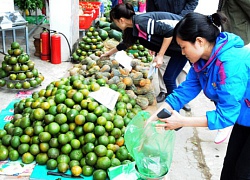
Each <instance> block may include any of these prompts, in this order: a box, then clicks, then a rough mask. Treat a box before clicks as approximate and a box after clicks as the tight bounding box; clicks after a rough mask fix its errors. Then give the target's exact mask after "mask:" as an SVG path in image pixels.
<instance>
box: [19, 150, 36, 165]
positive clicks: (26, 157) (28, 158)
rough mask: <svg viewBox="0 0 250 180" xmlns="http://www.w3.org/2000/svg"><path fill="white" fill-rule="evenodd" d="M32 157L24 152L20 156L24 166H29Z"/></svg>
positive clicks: (32, 159)
mask: <svg viewBox="0 0 250 180" xmlns="http://www.w3.org/2000/svg"><path fill="white" fill-rule="evenodd" d="M34 159H35V158H34V156H33V155H32V154H31V153H30V152H26V153H24V154H23V155H22V162H23V163H25V164H30V163H32V162H33V161H34Z"/></svg>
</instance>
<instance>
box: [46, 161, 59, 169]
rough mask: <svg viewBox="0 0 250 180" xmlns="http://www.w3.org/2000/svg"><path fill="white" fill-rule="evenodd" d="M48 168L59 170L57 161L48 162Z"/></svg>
mask: <svg viewBox="0 0 250 180" xmlns="http://www.w3.org/2000/svg"><path fill="white" fill-rule="evenodd" d="M46 168H47V169H48V170H54V169H56V168H57V161H56V160H55V159H50V160H48V161H47V162H46Z"/></svg>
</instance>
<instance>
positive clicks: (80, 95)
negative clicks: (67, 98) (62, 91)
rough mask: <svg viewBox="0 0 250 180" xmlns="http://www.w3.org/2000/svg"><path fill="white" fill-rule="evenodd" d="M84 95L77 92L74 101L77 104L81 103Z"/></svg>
mask: <svg viewBox="0 0 250 180" xmlns="http://www.w3.org/2000/svg"><path fill="white" fill-rule="evenodd" d="M83 97H84V96H83V94H82V93H81V92H76V93H75V94H74V95H73V97H72V98H73V100H74V101H75V102H76V103H79V102H81V101H82V100H83Z"/></svg>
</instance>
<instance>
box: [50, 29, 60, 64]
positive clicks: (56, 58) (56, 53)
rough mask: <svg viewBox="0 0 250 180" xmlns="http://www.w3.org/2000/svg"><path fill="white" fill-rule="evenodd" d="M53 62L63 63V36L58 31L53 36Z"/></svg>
mask: <svg viewBox="0 0 250 180" xmlns="http://www.w3.org/2000/svg"><path fill="white" fill-rule="evenodd" d="M51 63H52V64H60V63H61V36H60V34H57V33H55V34H53V35H52V36H51Z"/></svg>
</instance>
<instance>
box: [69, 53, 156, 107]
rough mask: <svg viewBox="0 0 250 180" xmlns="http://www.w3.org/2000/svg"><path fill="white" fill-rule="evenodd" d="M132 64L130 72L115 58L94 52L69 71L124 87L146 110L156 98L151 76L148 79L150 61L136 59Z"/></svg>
mask: <svg viewBox="0 0 250 180" xmlns="http://www.w3.org/2000/svg"><path fill="white" fill-rule="evenodd" d="M131 66H132V70H131V72H129V71H128V70H126V69H125V68H122V67H120V66H119V63H118V62H117V61H116V60H114V59H109V58H106V59H103V58H100V57H98V56H96V55H94V54H92V55H90V56H88V57H87V58H85V59H84V60H83V61H82V62H81V63H80V64H76V65H74V66H73V67H72V68H71V69H70V70H69V72H70V74H71V75H75V74H80V75H83V76H84V77H86V78H87V77H91V78H93V79H99V78H102V79H103V80H105V83H107V84H116V85H117V87H118V88H120V89H124V90H125V91H126V92H127V94H128V96H129V97H130V98H131V99H135V100H136V102H137V104H138V105H140V107H141V108H142V109H143V110H144V109H146V108H147V107H148V106H150V105H152V104H153V103H154V100H155V97H154V91H153V87H152V84H151V78H150V79H148V69H149V63H143V62H142V61H141V60H139V59H134V60H133V61H132V62H131Z"/></svg>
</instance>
